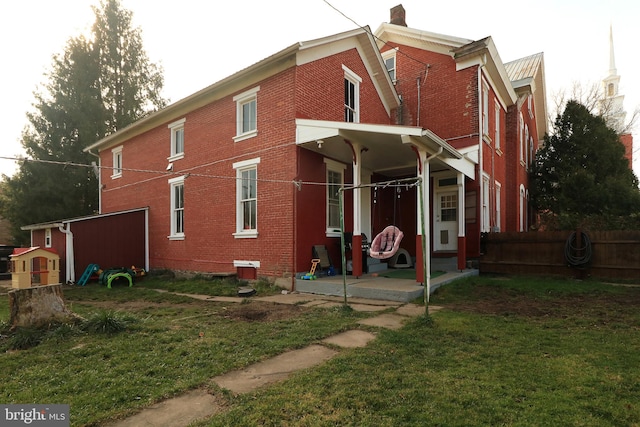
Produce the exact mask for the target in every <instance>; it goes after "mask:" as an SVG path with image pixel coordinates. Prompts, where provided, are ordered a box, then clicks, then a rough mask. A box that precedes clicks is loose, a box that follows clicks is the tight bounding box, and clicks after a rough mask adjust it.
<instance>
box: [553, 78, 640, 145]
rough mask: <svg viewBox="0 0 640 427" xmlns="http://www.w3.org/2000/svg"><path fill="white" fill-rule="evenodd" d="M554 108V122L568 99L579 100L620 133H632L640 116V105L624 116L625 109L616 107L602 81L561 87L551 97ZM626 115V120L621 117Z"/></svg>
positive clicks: (574, 83)
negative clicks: (606, 92) (565, 87)
mask: <svg viewBox="0 0 640 427" xmlns="http://www.w3.org/2000/svg"><path fill="white" fill-rule="evenodd" d="M551 100H552V108H551V109H549V117H547V120H548V121H549V123H553V122H554V121H555V120H556V117H558V116H559V115H562V113H563V111H564V109H565V107H566V105H567V102H568V101H571V100H573V101H577V102H578V103H580V104H582V105H583V106H585V107H586V108H587V110H589V112H590V113H591V114H594V115H598V116H601V117H603V118H604V119H605V121H606V123H607V125H608V126H609V127H611V128H612V129H613V130H615V131H616V132H617V133H618V134H619V135H623V134H626V133H631V132H632V131H633V129H634V128H635V125H636V124H637V122H638V118H639V117H640V106H636V107H635V108H634V109H633V111H632V112H631V114H628V113H627V114H626V116H624V111H620V109H619V108H617V107H616V103H615V102H614V99H613V98H610V97H607V96H605V91H604V87H603V86H602V84H601V83H599V82H598V83H594V82H589V83H585V84H583V83H581V82H577V81H574V82H573V84H572V85H571V87H570V88H568V89H560V90H559V91H557V92H554V93H553V94H552V97H551ZM621 116H624V120H619V117H621Z"/></svg>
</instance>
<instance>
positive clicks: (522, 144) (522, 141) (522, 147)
mask: <svg viewBox="0 0 640 427" xmlns="http://www.w3.org/2000/svg"><path fill="white" fill-rule="evenodd" d="M519 119H520V133H519V135H520V138H519V140H520V150H519V151H520V161H521V162H524V152H525V151H526V146H527V141H526V140H525V139H524V117H523V116H522V112H520V117H519Z"/></svg>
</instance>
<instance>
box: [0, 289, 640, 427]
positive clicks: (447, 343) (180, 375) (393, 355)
mask: <svg viewBox="0 0 640 427" xmlns="http://www.w3.org/2000/svg"><path fill="white" fill-rule="evenodd" d="M157 286H159V285H157V284H154V283H153V281H147V282H145V285H144V286H142V285H140V286H138V285H136V286H134V287H132V288H129V287H114V288H113V289H110V290H108V289H107V288H106V287H98V286H93V285H89V286H87V287H84V288H79V287H78V288H65V298H66V299H67V302H68V305H71V306H73V310H74V311H76V312H78V313H79V314H82V315H85V316H88V315H90V314H91V313H93V312H95V311H96V310H98V309H102V308H104V307H111V308H112V307H113V306H114V305H115V306H117V307H118V308H119V310H120V311H122V312H125V313H127V314H128V315H131V316H134V317H135V318H136V319H137V320H138V321H137V322H135V323H133V324H132V326H131V328H130V329H129V330H128V331H127V332H125V333H118V334H89V333H77V334H65V335H62V336H60V337H59V338H55V337H54V338H49V339H48V340H45V341H44V342H43V343H42V344H40V345H39V346H37V347H34V348H31V349H28V350H22V351H12V352H7V353H5V354H3V355H1V356H0V364H1V366H2V370H1V371H0V384H2V387H0V402H3V403H31V402H33V403H42V402H46V403H68V404H70V405H71V412H72V425H73V426H88V425H101V424H103V423H104V422H105V421H106V420H108V419H113V418H116V417H122V416H125V415H127V414H130V413H133V412H134V411H135V410H136V409H137V408H140V407H144V406H148V405H150V404H151V403H153V402H156V401H158V400H160V399H162V398H165V397H169V396H173V395H177V394H180V393H182V392H184V391H186V390H188V389H191V388H194V387H198V386H202V385H207V386H208V387H209V388H210V390H212V392H214V393H216V394H218V395H219V396H221V397H222V398H223V399H224V400H225V401H226V410H225V411H224V412H223V413H221V414H219V415H216V416H214V417H211V418H210V419H208V420H206V421H203V422H201V423H199V424H198V426H229V425H242V426H245V425H246V426H249V425H264V426H330V425H331V426H333V425H340V426H423V425H434V426H488V425H491V426H493V425H496V426H550V425H553V426H556V425H562V426H634V425H640V404H639V403H638V402H640V382H639V381H638V378H640V353H639V352H638V348H640V310H638V307H639V306H640V288H637V287H626V286H611V285H606V284H602V283H598V282H589V281H587V282H577V281H572V280H557V279H539V278H508V277H474V278H468V279H464V280H461V281H458V282H455V283H451V284H448V285H446V286H443V287H441V288H439V289H438V290H437V291H436V293H435V294H434V295H433V296H432V298H431V301H430V303H431V304H432V305H439V306H443V307H444V309H442V310H441V311H439V312H437V313H435V314H433V315H432V316H431V317H430V318H425V317H420V318H416V319H414V320H412V321H410V322H409V323H408V324H407V325H406V326H405V327H404V328H402V329H400V330H385V329H380V330H377V337H376V339H375V340H373V341H372V342H370V343H369V344H368V345H367V346H366V347H364V348H357V349H342V350H340V354H339V355H338V356H337V357H335V358H334V359H332V360H330V361H328V362H326V363H324V364H322V365H320V366H319V367H316V368H313V369H310V370H306V371H302V372H300V373H298V374H296V375H294V376H292V377H291V378H290V379H289V380H287V381H285V382H282V383H278V384H275V385H272V386H270V387H267V388H265V389H260V390H258V391H256V392H253V393H248V394H245V395H240V396H232V395H230V394H229V393H225V392H223V391H221V390H219V389H218V387H217V386H216V385H215V384H214V383H213V382H212V381H211V378H212V377H214V376H215V375H218V374H220V373H223V372H227V371H230V370H232V369H236V368H239V367H242V366H246V365H248V364H251V363H254V362H256V361H258V360H262V359H264V358H267V357H270V356H273V355H276V354H280V353H282V352H284V351H286V350H288V349H293V348H300V347H303V346H305V345H308V344H310V343H315V342H318V340H320V339H321V338H324V337H326V336H329V335H332V334H335V333H338V332H340V331H343V330H347V329H349V328H354V327H356V321H357V319H358V318H361V317H363V316H368V315H372V314H366V313H356V312H349V311H345V310H340V309H333V310H328V309H302V308H300V307H295V308H299V309H300V311H299V312H294V313H293V314H292V315H291V316H289V317H287V318H283V319H274V320H269V321H246V320H239V319H238V318H234V317H233V316H228V315H226V313H230V312H232V311H233V310H234V308H237V307H242V306H246V307H249V308H250V307H253V305H254V304H256V302H250V303H249V304H241V305H238V304H235V305H233V304H231V305H230V304H222V303H214V302H210V301H200V300H194V299H192V298H188V297H184V296H178V295H173V294H170V293H159V292H157V291H155V290H152V288H155V287H157ZM163 286H166V287H167V288H170V289H182V288H181V285H180V282H179V281H174V282H168V283H165V284H164V285H163ZM215 286H223V287H225V286H226V287H231V288H233V286H235V285H234V284H229V283H227V284H226V285H222V284H216V285H215ZM184 288H190V289H191V292H193V293H198V294H206V293H207V292H209V291H211V283H209V282H208V281H202V282H198V280H196V281H189V282H184ZM217 292H218V291H217ZM220 292H221V291H220ZM224 292H226V291H224ZM259 304H265V303H259ZM2 313H7V310H6V299H5V298H0V316H2ZM5 319H6V318H2V317H0V320H5Z"/></svg>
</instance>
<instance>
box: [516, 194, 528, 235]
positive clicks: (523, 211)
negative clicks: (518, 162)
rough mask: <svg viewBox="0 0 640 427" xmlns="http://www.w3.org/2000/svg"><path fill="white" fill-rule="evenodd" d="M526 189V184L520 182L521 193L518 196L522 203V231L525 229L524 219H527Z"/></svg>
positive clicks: (520, 216) (520, 203)
mask: <svg viewBox="0 0 640 427" xmlns="http://www.w3.org/2000/svg"><path fill="white" fill-rule="evenodd" d="M526 194H527V192H526V190H525V189H524V185H522V184H520V195H519V197H518V199H519V200H518V201H519V203H518V204H519V205H520V215H519V218H520V231H521V232H523V231H524V221H525V199H526Z"/></svg>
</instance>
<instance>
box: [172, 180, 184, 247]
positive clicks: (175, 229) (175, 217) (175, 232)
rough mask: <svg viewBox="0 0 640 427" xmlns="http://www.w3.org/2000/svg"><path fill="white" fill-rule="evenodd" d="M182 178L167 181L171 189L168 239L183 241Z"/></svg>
mask: <svg viewBox="0 0 640 427" xmlns="http://www.w3.org/2000/svg"><path fill="white" fill-rule="evenodd" d="M184 179H185V177H184V176H180V177H178V178H172V179H170V180H169V187H170V188H171V233H170V234H169V239H171V240H182V239H184Z"/></svg>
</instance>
